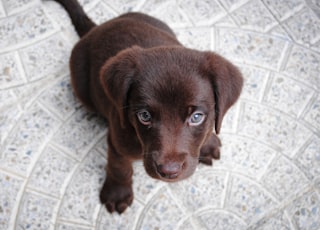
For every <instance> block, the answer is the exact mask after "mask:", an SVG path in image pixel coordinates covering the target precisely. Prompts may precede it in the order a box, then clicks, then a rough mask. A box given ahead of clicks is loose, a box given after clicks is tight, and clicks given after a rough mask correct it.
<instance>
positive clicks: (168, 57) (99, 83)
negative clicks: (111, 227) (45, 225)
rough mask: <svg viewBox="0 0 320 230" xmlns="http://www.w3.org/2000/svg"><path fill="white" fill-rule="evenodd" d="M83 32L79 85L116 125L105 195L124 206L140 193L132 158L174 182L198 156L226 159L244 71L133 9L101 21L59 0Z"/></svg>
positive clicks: (73, 64)
mask: <svg viewBox="0 0 320 230" xmlns="http://www.w3.org/2000/svg"><path fill="white" fill-rule="evenodd" d="M56 1H57V2H60V3H61V4H62V5H63V6H64V8H65V9H66V10H67V11H68V13H69V15H70V17H71V19H72V22H73V24H74V26H75V28H76V30H77V32H78V34H79V36H80V37H81V40H80V41H79V42H78V43H77V44H76V46H75V47H74V49H73V51H72V55H71V60H70V69H71V77H72V85H73V87H74V91H75V93H76V95H77V96H78V98H79V99H80V100H81V101H82V103H83V104H84V105H85V106H86V107H88V108H89V109H91V110H93V111H95V112H98V113H100V114H102V115H103V116H104V117H105V118H106V119H107V120H108V124H109V129H108V146H109V147H108V164H107V167H106V171H107V179H106V181H105V183H104V185H103V188H102V191H101V194H100V199H101V202H102V203H104V204H105V205H106V207H107V209H108V211H109V212H113V211H117V212H118V213H122V212H123V211H124V210H125V209H126V208H127V207H128V206H129V205H130V204H131V203H132V200H133V192H132V173H133V170H132V161H134V160H137V159H143V162H144V167H145V170H146V171H147V173H148V174H149V175H150V176H151V177H153V178H156V179H160V180H163V181H168V182H173V181H177V180H181V179H184V178H187V177H189V176H190V175H191V174H192V173H193V172H194V171H195V168H196V166H197V164H198V162H199V161H200V162H202V163H205V164H208V165H211V164H212V159H219V157H220V152H219V147H220V141H219V139H218V137H217V136H216V135H215V134H214V133H213V130H215V132H216V134H218V133H219V131H220V127H221V123H222V119H223V116H224V115H225V113H226V111H227V110H228V109H229V108H230V106H231V105H232V104H233V103H234V102H235V101H236V100H237V98H238V97H239V94H240V92H241V88H242V84H243V83H242V76H241V74H240V72H239V71H238V69H237V68H236V67H235V66H233V65H232V64H231V63H230V62H229V61H227V60H225V59H224V58H222V57H221V56H219V55H217V54H215V53H212V52H199V51H196V50H191V49H187V48H185V47H183V46H182V45H181V44H180V43H179V41H178V40H177V39H176V37H175V35H174V33H173V32H172V30H171V29H170V28H169V27H168V26H167V25H166V24H164V23H163V22H161V21H159V20H157V19H155V18H152V17H150V16H147V15H144V14H139V13H128V14H125V15H122V16H120V17H118V18H115V19H113V20H110V21H108V22H106V23H104V24H102V25H100V26H96V25H95V24H94V23H93V22H92V21H91V20H90V19H89V18H88V17H87V15H86V14H85V13H84V11H83V9H82V8H81V7H80V5H79V4H78V3H77V1H76V0H56Z"/></svg>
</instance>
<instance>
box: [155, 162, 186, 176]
mask: <svg viewBox="0 0 320 230" xmlns="http://www.w3.org/2000/svg"><path fill="white" fill-rule="evenodd" d="M182 165H183V163H180V162H168V163H165V164H161V165H158V166H157V170H158V173H159V174H160V176H161V177H163V178H167V179H175V178H177V177H178V176H179V175H180V173H181V171H182Z"/></svg>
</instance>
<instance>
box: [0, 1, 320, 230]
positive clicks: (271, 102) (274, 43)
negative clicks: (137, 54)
mask: <svg viewBox="0 0 320 230" xmlns="http://www.w3.org/2000/svg"><path fill="white" fill-rule="evenodd" d="M80 3H81V4H82V5H83V6H84V9H85V11H86V12H88V14H89V15H90V16H91V17H92V18H93V19H94V20H95V21H96V22H97V23H101V22H103V21H105V20H108V19H110V18H113V17H115V16H117V15H119V14H121V13H124V12H128V11H142V12H145V13H149V14H151V15H153V16H156V17H159V18H160V19H162V20H164V21H165V22H167V23H168V24H169V25H170V26H171V27H173V29H174V31H175V32H176V33H177V36H178V38H179V39H180V40H181V42H182V43H183V44H185V45H186V46H187V47H190V48H195V49H199V50H212V51H217V52H218V53H220V54H222V55H224V56H226V57H227V58H229V59H230V60H232V61H234V62H235V64H237V65H238V66H239V67H240V69H241V71H242V72H243V74H244V77H245V86H244V90H243V93H242V95H241V98H240V100H239V102H238V103H237V104H236V105H235V106H234V107H233V108H232V109H231V110H230V111H229V113H228V114H227V116H226V117H225V119H224V124H223V128H222V134H221V139H222V142H223V147H222V157H221V160H220V161H217V162H215V163H214V165H213V166H212V167H205V166H202V165H199V167H198V169H197V171H196V172H195V174H194V175H193V176H192V177H191V178H189V179H187V180H185V181H182V182H179V183H174V184H167V183H164V182H160V181H155V180H153V179H151V178H150V177H148V176H147V175H146V173H145V172H144V169H143V166H142V164H141V162H136V163H135V164H134V191H135V200H134V203H133V205H132V207H130V208H129V209H128V210H127V211H126V212H125V213H124V214H123V215H121V216H119V215H117V214H113V215H110V214H108V213H107V212H106V210H105V208H104V207H103V206H102V205H101V204H100V203H99V199H98V193H99V189H100V187H101V185H102V182H103V180H104V177H105V174H104V165H105V163H106V155H105V152H106V149H107V145H106V139H105V133H106V129H105V127H106V126H105V123H104V121H103V120H101V119H100V118H99V117H97V116H95V115H93V114H90V113H88V112H87V111H85V110H84V109H83V108H82V106H81V105H80V104H79V102H78V101H77V99H76V98H75V97H74V95H73V93H72V89H71V85H70V80H69V70H68V58H69V56H70V52H71V49H72V46H73V45H74V44H75V42H76V41H77V40H78V37H77V35H76V33H75V31H74V29H73V26H72V24H71V22H70V19H69V17H68V16H67V14H66V13H65V11H64V10H63V9H62V8H61V7H60V6H59V5H58V4H56V3H54V2H52V1H45V2H41V1H38V0H28V1H27V0H16V1H13V0H1V1H0V111H1V112H0V188H1V189H0V198H1V199H0V229H59V230H78V229H80V230H93V229H97V230H98V229H101V230H102V229H146V230H148V229H217V230H219V229H265V230H267V229H286V230H291V229H295V230H298V229H314V230H318V229H320V170H319V168H320V5H319V2H318V1H316V0H283V1H277V0H258V1H254V0H240V1H235V0H226V1H222V0H211V1H208V0H201V1H194V0H188V1H183V0H165V1H159V0H152V1H149V0H148V1H139V0H121V1H116V2H114V1H113V0H94V1H89V0H81V1H80Z"/></svg>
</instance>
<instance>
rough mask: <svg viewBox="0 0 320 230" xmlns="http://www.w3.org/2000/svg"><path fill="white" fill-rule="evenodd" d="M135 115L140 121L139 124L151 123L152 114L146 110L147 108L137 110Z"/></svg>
mask: <svg viewBox="0 0 320 230" xmlns="http://www.w3.org/2000/svg"><path fill="white" fill-rule="evenodd" d="M137 117H138V119H139V121H140V122H141V124H143V125H150V124H151V119H152V116H151V114H150V112H149V111H147V110H142V111H139V112H137Z"/></svg>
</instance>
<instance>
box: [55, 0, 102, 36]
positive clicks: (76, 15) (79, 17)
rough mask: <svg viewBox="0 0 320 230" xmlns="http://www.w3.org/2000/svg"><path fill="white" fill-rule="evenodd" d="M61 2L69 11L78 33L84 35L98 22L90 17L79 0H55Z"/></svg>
mask: <svg viewBox="0 0 320 230" xmlns="http://www.w3.org/2000/svg"><path fill="white" fill-rule="evenodd" d="M54 1H56V2H59V3H60V4H61V5H62V6H63V7H64V8H65V10H66V11H67V12H68V14H69V16H70V18H71V21H72V24H73V25H74V27H75V29H76V31H77V33H78V35H79V36H80V37H83V36H84V35H85V34H86V33H88V32H89V31H90V30H91V29H92V28H93V27H95V26H96V24H95V23H94V22H93V21H92V20H91V19H90V18H89V17H88V15H87V14H86V13H85V12H84V10H83V8H82V7H81V5H80V4H79V2H78V1H77V0H54Z"/></svg>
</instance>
